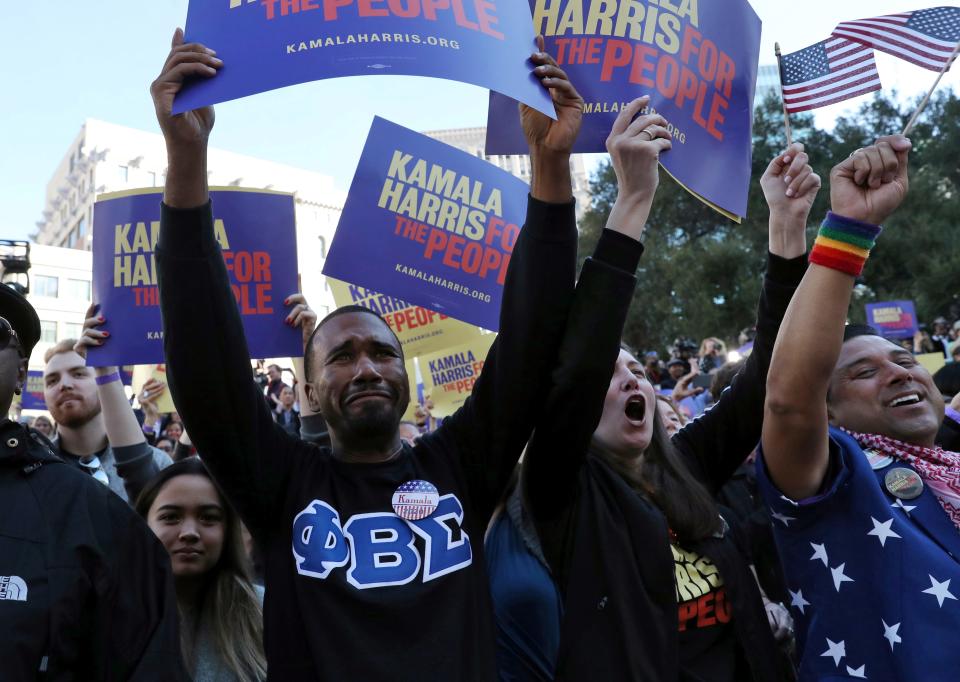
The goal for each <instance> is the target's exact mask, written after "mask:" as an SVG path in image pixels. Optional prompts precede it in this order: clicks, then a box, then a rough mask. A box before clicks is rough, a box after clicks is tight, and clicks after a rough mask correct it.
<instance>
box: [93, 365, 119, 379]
mask: <svg viewBox="0 0 960 682" xmlns="http://www.w3.org/2000/svg"><path fill="white" fill-rule="evenodd" d="M93 373H94V374H95V375H96V376H98V377H105V376H107V375H109V374H117V375H118V379H119V373H120V370H119V368H117V367H96V368H94V370H93Z"/></svg>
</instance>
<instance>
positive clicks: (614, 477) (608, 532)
mask: <svg viewBox="0 0 960 682" xmlns="http://www.w3.org/2000/svg"><path fill="white" fill-rule="evenodd" d="M624 239H625V238H624ZM631 248H633V249H634V251H635V252H636V250H637V246H633V247H631V245H630V244H629V242H627V241H624V242H623V249H622V250H623V251H624V252H626V251H629V250H630V249H631ZM638 258H639V254H637V255H636V256H635V259H634V261H633V262H634V267H623V263H626V262H627V260H626V259H624V261H623V263H622V264H621V266H620V267H617V268H615V267H609V266H604V265H603V264H601V263H598V262H595V261H592V260H588V261H587V262H586V264H585V265H584V269H583V272H582V273H581V279H580V283H579V284H578V286H577V292H576V296H575V299H574V305H573V308H572V310H571V313H570V321H569V324H568V328H567V332H566V334H565V338H564V340H563V344H562V346H561V352H560V362H559V364H558V369H557V370H556V374H555V377H554V386H553V389H552V392H551V395H550V396H549V397H548V399H547V401H546V406H545V408H544V410H543V415H544V418H543V419H542V420H541V422H540V423H538V425H537V430H536V433H535V434H534V437H533V440H532V441H531V444H530V446H529V448H528V450H527V455H526V457H525V459H524V467H525V469H524V476H523V477H522V480H523V482H524V486H525V488H524V492H525V495H526V501H527V504H528V506H529V509H530V511H531V512H532V515H533V517H534V520H535V522H536V525H537V529H538V532H539V534H540V538H541V542H542V546H543V549H544V554H545V555H546V557H547V560H548V562H549V563H550V565H551V569H552V571H553V573H554V575H555V576H556V579H557V583H558V585H559V586H560V589H561V591H562V593H563V594H564V619H563V623H562V627H561V643H560V654H559V658H558V661H557V679H558V680H571V681H579V680H586V679H602V680H605V681H615V680H656V681H657V682H660V681H673V680H678V679H685V678H684V677H682V675H683V673H682V667H683V661H682V658H681V656H682V655H681V652H680V651H679V636H678V627H679V621H678V603H677V596H676V590H677V583H676V581H675V573H674V571H675V566H674V558H673V555H672V552H671V544H670V538H669V534H668V528H667V523H666V518H665V517H664V515H663V513H662V512H660V510H659V509H658V508H657V507H656V506H655V505H654V504H653V503H652V502H650V501H649V500H647V499H646V498H645V497H644V496H642V495H640V494H638V493H637V492H636V491H634V490H633V489H632V488H631V487H630V486H629V484H627V482H626V481H625V480H624V479H623V477H622V476H621V475H620V474H618V473H617V472H615V471H614V470H613V469H612V468H611V467H610V466H609V465H608V464H606V463H605V462H604V461H603V460H602V459H601V458H599V457H597V456H595V455H589V454H588V452H589V448H590V442H591V439H592V436H593V432H594V430H595V429H596V427H597V424H598V423H599V421H600V416H601V414H602V412H603V404H604V396H605V394H606V391H607V388H608V386H609V382H610V376H611V372H612V370H613V367H614V365H615V362H616V359H617V355H618V354H619V344H620V335H621V333H622V330H623V324H624V321H625V320H626V315H627V310H628V309H629V306H630V303H631V299H632V294H633V289H634V286H635V281H636V280H635V278H634V276H633V274H632V273H633V270H634V268H635V262H636V259H638ZM804 270H805V259H804V258H797V259H794V260H784V259H781V258H778V257H776V256H773V255H771V256H770V262H769V269H768V273H767V276H766V278H765V280H764V286H763V291H762V294H761V299H760V306H759V315H758V332H757V339H756V343H755V346H754V351H753V353H752V354H751V356H750V358H749V359H748V360H747V362H746V364H745V366H744V368H743V370H741V372H740V373H739V375H738V376H737V377H736V378H735V379H734V381H733V384H732V385H731V387H730V389H729V390H727V391H726V392H724V394H723V395H722V396H721V398H720V400H719V402H718V403H717V405H716V406H715V407H714V408H713V409H711V410H710V411H708V412H707V413H705V414H704V415H702V416H701V417H700V418H698V419H697V420H695V421H694V422H692V423H690V424H688V425H687V426H686V428H684V429H683V430H681V431H680V432H679V433H678V434H676V435H675V436H674V438H673V444H674V446H675V447H676V448H677V450H678V451H679V453H680V455H681V457H683V459H684V460H685V461H686V463H687V465H688V466H689V467H690V469H691V471H692V472H693V473H694V475H695V476H696V477H697V478H698V479H699V480H700V481H702V482H703V483H704V484H705V485H706V486H707V488H708V490H710V492H711V493H715V492H716V491H717V490H718V489H719V487H720V486H721V485H723V483H724V482H725V481H726V480H727V478H729V476H730V475H731V474H732V473H733V471H734V470H735V469H736V468H737V466H739V464H740V463H741V462H742V461H743V460H744V459H745V458H746V456H747V455H748V454H749V453H750V452H751V451H752V450H753V448H754V447H755V446H756V444H757V442H758V441H759V439H760V429H761V424H762V419H763V403H764V394H765V384H766V373H767V369H768V368H769V363H770V356H771V354H772V351H773V344H774V340H775V339H776V336H777V331H778V328H779V325H780V321H781V320H782V318H783V315H784V313H785V312H786V308H787V305H788V303H789V301H790V298H791V296H792V294H793V291H794V290H795V288H796V286H797V285H798V284H799V281H800V279H801V278H802V276H803V272H804ZM685 549H687V550H691V551H693V552H695V553H696V554H698V555H700V556H704V557H707V558H708V559H709V560H710V561H711V562H712V563H713V565H714V566H716V568H717V569H719V572H720V575H721V576H722V578H723V580H724V583H725V587H726V593H727V595H728V598H729V600H730V602H731V604H730V606H731V608H732V612H733V617H732V624H733V627H734V630H735V633H736V636H737V639H738V641H739V643H740V647H741V653H742V652H746V653H747V658H749V663H750V671H749V673H747V677H748V678H752V679H754V680H775V679H777V673H776V662H775V654H774V652H775V648H776V647H775V644H774V641H773V637H772V635H771V633H770V630H769V627H768V625H767V619H766V617H765V614H764V610H763V606H762V603H761V601H760V596H759V592H758V590H757V588H756V584H755V582H754V580H753V577H752V575H751V574H750V571H749V567H748V564H747V562H746V561H745V560H744V558H743V557H742V555H741V554H740V552H739V551H738V549H737V547H736V545H735V544H734V542H733V541H732V540H731V538H730V535H729V534H727V535H726V536H725V537H724V538H722V539H718V538H713V537H711V538H707V539H705V540H702V541H700V542H697V543H692V546H689V547H686V548H685ZM741 658H742V656H741ZM742 662H743V663H745V662H744V661H742ZM686 679H688V678H686Z"/></svg>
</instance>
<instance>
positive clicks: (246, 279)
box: [87, 188, 303, 367]
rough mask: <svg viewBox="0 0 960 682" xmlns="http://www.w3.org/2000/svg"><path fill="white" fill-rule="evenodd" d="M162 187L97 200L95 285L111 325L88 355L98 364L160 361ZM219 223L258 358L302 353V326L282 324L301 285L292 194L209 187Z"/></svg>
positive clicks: (218, 235) (236, 293)
mask: <svg viewBox="0 0 960 682" xmlns="http://www.w3.org/2000/svg"><path fill="white" fill-rule="evenodd" d="M161 198H162V190H158V189H149V190H133V191H131V192H117V193H115V194H107V195H103V196H101V197H99V199H98V201H97V203H96V204H95V205H94V208H93V289H94V300H95V301H96V302H98V303H99V304H100V306H101V314H102V315H103V316H104V317H105V318H106V323H105V324H104V325H103V326H102V327H101V329H103V330H104V331H108V332H110V340H109V341H108V342H107V343H106V344H104V346H103V347H102V348H96V347H92V348H90V349H89V351H88V354H87V357H88V361H89V364H90V365H91V366H94V367H108V366H114V365H150V364H157V363H162V362H163V361H164V359H163V332H162V329H163V326H162V323H161V319H160V296H159V290H158V288H157V273H156V264H155V261H154V255H153V253H154V249H155V247H156V245H157V240H158V239H159V236H160V200H161ZM210 198H211V201H212V204H213V216H214V231H215V234H216V238H217V241H218V242H219V243H220V248H221V249H222V250H223V259H224V262H225V263H226V266H227V272H228V274H229V277H230V285H231V287H232V289H233V293H234V296H235V297H236V299H237V305H238V306H239V308H240V314H241V317H242V318H243V327H244V331H245V333H246V337H247V345H248V346H249V348H250V353H251V354H252V355H253V357H255V358H275V357H298V356H300V355H303V345H302V343H303V341H302V338H301V335H300V332H299V330H295V329H292V328H290V327H288V326H287V325H285V324H284V319H286V316H287V313H288V312H289V310H288V309H287V308H286V307H285V306H284V305H283V301H284V299H285V298H286V297H287V296H289V295H291V294H293V293H295V292H296V291H297V235H296V224H295V219H294V205H293V196H292V195H291V194H285V193H282V192H270V191H266V190H245V189H235V188H221V189H215V190H213V191H211V192H210Z"/></svg>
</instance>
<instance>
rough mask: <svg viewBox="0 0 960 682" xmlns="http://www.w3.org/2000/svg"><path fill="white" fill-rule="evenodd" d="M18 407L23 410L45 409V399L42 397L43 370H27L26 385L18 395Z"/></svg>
mask: <svg viewBox="0 0 960 682" xmlns="http://www.w3.org/2000/svg"><path fill="white" fill-rule="evenodd" d="M20 407H22V408H23V409H24V410H45V409H47V401H46V399H45V398H44V397H43V372H42V371H40V370H37V369H31V370H29V371H28V372H27V387H26V389H24V391H23V393H22V394H21V395H20Z"/></svg>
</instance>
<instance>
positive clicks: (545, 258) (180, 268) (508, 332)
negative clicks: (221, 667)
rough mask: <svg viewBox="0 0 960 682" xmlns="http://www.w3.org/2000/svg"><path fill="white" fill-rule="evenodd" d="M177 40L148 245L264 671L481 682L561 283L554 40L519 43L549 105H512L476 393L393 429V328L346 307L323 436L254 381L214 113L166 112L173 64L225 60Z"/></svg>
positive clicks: (181, 403)
mask: <svg viewBox="0 0 960 682" xmlns="http://www.w3.org/2000/svg"><path fill="white" fill-rule="evenodd" d="M182 41H183V39H182V33H181V32H180V31H177V33H176V35H175V38H174V45H173V49H172V51H171V53H170V56H169V58H168V60H167V62H166V64H165V66H164V68H163V71H162V73H161V75H160V76H159V78H158V79H157V80H156V81H155V82H154V84H153V87H152V92H153V97H154V103H155V106H156V110H157V114H158V119H159V122H160V127H161V129H162V130H163V133H164V137H165V139H166V143H167V151H168V156H169V159H170V163H169V168H168V172H167V180H166V190H165V195H164V205H163V207H162V214H161V227H160V238H159V244H158V247H157V251H156V259H157V270H158V277H159V287H160V304H161V311H162V314H163V323H164V347H165V352H166V359H167V374H168V378H169V385H170V389H171V391H172V393H173V396H174V399H175V401H176V403H177V407H178V408H179V410H180V413H181V415H182V416H183V420H184V424H185V427H186V429H187V431H188V432H189V434H190V436H191V438H192V439H193V442H194V443H195V444H196V446H197V449H198V451H199V452H200V453H201V454H202V456H203V459H204V462H205V463H206V465H207V466H208V467H209V469H210V471H211V473H212V474H213V476H214V478H215V479H216V481H217V482H218V484H219V485H220V486H221V487H222V489H223V490H224V492H225V494H226V496H227V498H228V499H229V500H230V501H231V502H232V503H233V505H234V506H235V507H236V508H237V511H238V512H239V513H240V515H241V518H242V519H243V521H244V523H245V524H246V525H247V527H248V528H249V530H250V531H251V533H252V534H253V537H254V539H255V540H256V541H257V543H258V544H259V545H260V547H261V548H262V549H263V553H264V561H265V587H266V601H265V604H264V621H265V622H264V631H265V638H266V654H267V662H268V666H269V670H270V676H271V678H275V679H278V680H299V679H311V680H314V679H323V680H367V679H370V680H392V681H402V680H423V679H435V680H445V681H446V680H450V681H453V680H492V679H494V678H495V666H494V645H493V626H492V617H491V604H490V594H489V587H488V584H487V576H486V573H485V570H484V562H483V558H482V553H483V551H482V544H481V540H482V537H483V531H484V528H485V527H486V525H487V522H488V520H489V517H490V514H491V512H492V510H493V508H494V506H495V505H496V502H497V500H498V498H499V496H500V494H501V490H502V488H503V487H504V485H505V484H506V481H507V479H508V477H509V476H510V474H511V471H512V469H513V467H514V465H515V463H516V461H517V459H518V457H519V455H520V452H521V451H522V449H523V446H524V444H525V443H526V442H527V439H528V438H529V436H530V432H531V430H532V428H533V423H534V421H535V415H536V405H537V403H538V400H539V399H540V397H541V394H542V393H543V392H544V387H545V386H546V385H547V383H548V381H549V375H550V370H551V367H552V363H553V360H554V359H555V357H556V352H557V345H558V343H559V339H560V337H561V335H562V331H563V328H564V325H565V324H566V318H567V313H568V310H569V306H570V302H571V300H572V296H573V286H574V283H575V278H576V242H577V232H576V225H575V217H574V202H573V197H572V188H571V182H570V166H569V158H570V150H571V148H572V146H573V143H574V140H575V138H576V134H577V132H578V130H579V124H580V120H581V115H582V108H583V100H582V98H581V97H580V96H579V95H578V94H577V92H576V90H574V88H573V86H572V85H571V84H570V82H569V80H567V78H566V76H565V74H564V73H563V71H561V70H560V69H559V68H558V67H557V66H556V64H555V63H554V62H553V60H552V59H551V58H549V57H548V56H547V55H545V54H543V53H537V54H535V55H533V56H532V61H533V62H534V63H535V64H537V66H536V68H535V71H534V74H535V75H536V76H537V77H538V78H539V79H540V80H541V82H542V83H543V84H544V86H545V87H547V88H548V89H549V90H550V92H551V93H552V95H553V99H554V103H555V106H556V110H557V116H558V120H556V121H553V120H551V119H549V118H548V117H546V116H544V115H542V114H540V113H537V112H535V111H533V110H531V109H529V108H527V107H523V108H522V109H521V117H522V121H523V128H524V131H525V133H526V137H527V140H528V142H529V144H530V147H531V156H532V165H533V169H534V172H533V179H532V185H531V193H530V199H529V205H528V213H527V221H526V225H525V227H524V228H523V229H522V230H521V232H520V236H519V238H518V240H517V243H516V246H515V249H514V251H513V255H512V258H511V261H510V269H509V271H508V273H507V276H506V284H505V287H504V292H503V301H502V304H501V314H500V333H499V336H498V338H497V340H496V341H495V342H494V344H493V346H492V347H491V350H490V352H489V354H488V355H487V358H486V362H485V366H484V371H483V374H482V376H481V377H480V378H479V379H478V380H477V382H476V385H475V387H474V390H473V393H472V395H471V397H470V398H469V399H468V400H467V402H466V403H465V404H464V406H463V407H462V408H461V409H460V410H459V411H458V412H457V413H455V414H454V415H453V416H451V417H450V418H449V419H447V420H446V421H445V422H444V425H443V426H442V427H441V428H439V429H438V430H437V431H435V432H433V433H431V434H429V435H426V436H424V437H423V438H421V439H420V440H419V441H418V442H417V444H416V445H415V446H413V447H411V446H409V445H405V444H403V443H402V442H401V441H400V438H399V435H398V432H397V427H398V425H399V422H400V419H401V416H402V415H403V413H404V410H405V408H406V406H407V403H408V400H409V395H408V392H409V388H408V386H409V383H408V380H407V376H406V373H405V370H404V363H403V351H402V349H401V347H400V344H399V342H398V340H397V338H396V337H395V336H394V335H393V333H392V332H391V331H390V328H389V327H388V326H387V325H386V323H385V322H384V321H383V320H382V319H381V318H379V316H377V315H375V314H373V313H371V312H370V311H369V310H366V309H362V308H356V307H349V308H341V309H338V310H337V311H335V312H334V313H332V314H331V315H329V316H328V317H327V318H326V319H325V320H323V321H321V323H320V324H319V325H318V326H317V329H316V331H315V332H314V335H313V337H312V339H311V343H310V345H309V347H308V349H307V352H306V353H305V361H306V362H305V364H306V367H305V371H304V381H305V389H306V395H307V400H308V402H309V403H310V407H311V408H314V409H317V410H319V412H320V413H321V414H322V415H323V417H324V419H325V420H326V422H327V424H328V426H329V433H330V439H331V447H330V448H326V447H318V446H316V445H313V444H310V443H305V442H303V441H301V440H299V439H296V438H294V437H292V436H290V435H289V434H287V433H286V432H285V431H284V430H283V429H282V428H281V427H280V426H279V425H278V424H276V423H275V422H274V421H273V419H272V418H271V416H270V411H269V409H268V408H267V406H266V403H265V401H264V399H263V395H262V393H261V392H260V391H259V390H258V389H257V387H256V385H255V384H254V382H253V381H252V379H251V376H250V365H249V357H250V356H249V352H248V350H247V345H246V343H245V340H244V335H243V328H242V326H241V322H240V316H239V313H238V311H237V306H236V302H235V300H234V298H233V295H232V292H231V290H230V286H229V282H228V279H227V272H226V269H225V267H224V263H223V259H222V257H221V254H220V250H219V248H218V246H217V243H216V240H215V239H214V232H213V217H212V216H213V208H212V207H211V205H210V202H209V196H208V191H207V175H206V170H205V169H206V146H207V139H208V136H209V133H210V130H211V128H212V125H213V111H212V109H209V108H207V109H200V110H197V111H194V112H191V113H187V114H183V115H178V116H173V115H172V114H171V105H172V101H173V98H174V95H175V94H176V93H177V92H178V91H179V90H180V87H181V85H182V83H183V80H184V79H185V78H187V77H188V76H204V77H212V76H214V74H215V73H216V70H217V69H218V68H219V67H220V66H221V62H220V61H219V60H218V59H216V57H215V56H213V54H211V52H210V51H209V50H207V49H206V48H205V47H203V46H200V45H184V44H183V42H182ZM301 313H302V309H301V310H297V309H296V308H295V309H294V312H292V313H291V321H292V322H296V318H297V317H298V316H299V315H300V314H301Z"/></svg>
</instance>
